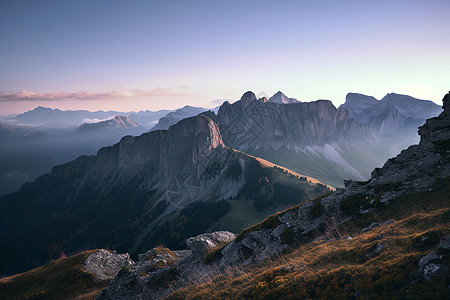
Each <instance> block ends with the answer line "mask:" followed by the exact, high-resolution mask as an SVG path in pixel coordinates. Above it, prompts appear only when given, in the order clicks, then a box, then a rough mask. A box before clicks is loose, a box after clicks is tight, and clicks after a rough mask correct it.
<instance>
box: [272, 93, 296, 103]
mask: <svg viewBox="0 0 450 300" xmlns="http://www.w3.org/2000/svg"><path fill="white" fill-rule="evenodd" d="M268 101H269V102H275V103H279V104H289V103H299V102H300V101H298V100H297V99H295V98H289V97H288V96H286V95H285V94H284V93H283V92H281V91H278V92H276V93H275V94H274V95H273V96H272V97H270V98H269V100H268Z"/></svg>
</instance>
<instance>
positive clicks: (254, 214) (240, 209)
mask: <svg viewBox="0 0 450 300" xmlns="http://www.w3.org/2000/svg"><path fill="white" fill-rule="evenodd" d="M235 151H236V150H235ZM237 152H239V153H240V154H241V155H242V157H244V158H246V157H251V158H254V159H255V160H256V161H258V162H259V163H260V164H261V166H262V168H263V169H266V170H269V174H270V178H269V180H271V181H273V183H275V184H277V183H278V184H281V185H283V186H295V187H297V188H299V189H302V190H304V191H306V194H307V197H308V198H309V199H314V198H316V197H319V196H321V195H323V191H321V190H320V191H319V190H317V189H316V188H317V185H316V184H322V183H321V182H319V181H317V180H316V179H314V178H311V177H307V176H304V175H301V174H298V173H295V172H293V171H291V170H289V169H286V168H284V167H281V166H279V165H276V164H273V163H271V162H269V161H267V160H264V159H261V158H259V157H255V156H252V155H248V154H246V153H243V152H241V151H237ZM299 177H303V178H304V179H303V180H300V179H299ZM305 178H306V180H305ZM324 186H326V185H324ZM326 187H328V188H329V189H330V190H334V188H332V187H330V186H326ZM254 201H255V200H254V199H253V198H252V197H249V196H248V195H242V194H241V195H239V196H238V197H237V199H229V200H227V202H228V203H230V205H231V208H230V211H229V212H228V213H227V214H226V215H225V216H223V217H222V218H221V219H219V220H218V222H217V223H216V224H214V227H212V228H209V229H208V230H207V231H214V230H227V231H231V232H235V233H239V232H241V231H242V230H243V229H244V228H247V227H249V226H251V225H253V224H256V223H259V222H261V221H263V220H264V219H265V218H267V216H268V215H271V214H274V213H276V212H278V211H280V210H284V209H286V208H288V207H291V206H292V205H294V204H297V203H299V202H293V203H289V204H287V203H286V204H284V205H278V206H276V207H269V208H267V209H265V210H264V211H258V210H256V209H255V205H254Z"/></svg>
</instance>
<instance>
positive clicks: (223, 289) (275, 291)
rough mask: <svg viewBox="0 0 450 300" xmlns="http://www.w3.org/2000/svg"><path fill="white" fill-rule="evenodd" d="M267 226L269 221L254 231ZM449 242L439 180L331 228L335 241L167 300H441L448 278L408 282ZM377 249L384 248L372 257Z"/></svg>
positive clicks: (448, 208) (446, 198)
mask: <svg viewBox="0 0 450 300" xmlns="http://www.w3.org/2000/svg"><path fill="white" fill-rule="evenodd" d="M353 201H354V200H353ZM360 201H361V202H363V201H364V199H361V200H360ZM390 219H395V220H396V222H395V223H393V224H389V225H384V226H381V227H378V228H375V229H374V230H372V231H369V232H366V233H363V234H361V233H360V232H361V228H363V227H366V226H368V225H369V224H370V223H371V222H373V221H378V222H380V223H381V222H384V221H387V220H390ZM265 223H267V224H265ZM271 223H273V217H272V218H269V219H267V221H265V222H263V223H261V224H258V225H257V226H259V227H267V226H271ZM248 230H249V231H252V230H253V228H249V229H248ZM449 234H450V178H446V179H443V180H439V181H438V182H436V183H435V185H434V186H433V189H432V191H430V192H424V193H415V194H411V195H408V196H404V197H401V198H399V199H397V200H395V201H393V202H392V203H391V204H390V205H389V206H387V207H381V208H380V209H378V210H377V211H376V212H375V213H373V214H368V215H363V216H361V217H359V218H357V219H354V220H352V221H351V222H348V223H346V224H345V226H333V227H332V230H330V231H329V232H326V233H325V235H328V236H327V237H328V238H330V237H334V238H335V239H336V240H334V241H331V242H323V241H320V240H317V239H315V241H311V242H309V243H301V244H300V243H298V244H297V245H296V246H293V247H292V248H291V251H290V253H288V254H285V255H283V256H281V257H279V258H274V259H273V260H271V261H266V262H263V263H262V264H260V265H259V266H255V267H236V268H235V269H234V270H230V271H229V272H228V274H227V276H225V275H220V276H218V277H216V278H214V279H213V280H212V281H209V282H199V283H198V284H197V285H194V286H190V287H188V288H185V289H183V290H181V291H178V292H176V293H174V294H172V295H170V296H169V297H168V298H169V299H181V298H195V299H207V298H208V299H211V298H213V299H214V298H215V299H218V298H222V299H226V298H232V299H244V298H245V299H248V298H253V299H262V298H264V299H299V298H300V299H301V298H322V299H327V298H328V299H331V298H333V299H342V298H355V295H358V296H359V297H360V298H361V299H386V298H390V299H408V298H411V299H448V291H449V290H448V285H449V283H450V277H449V275H446V276H444V277H442V278H440V279H435V280H432V281H426V280H420V281H419V282H417V283H412V281H414V280H415V275H414V272H415V271H416V270H417V269H418V262H419V259H420V258H421V257H423V256H424V255H426V254H427V253H429V252H430V251H431V250H433V249H437V244H438V243H439V242H440V240H441V239H442V238H443V237H444V236H446V235H449ZM347 236H351V237H352V239H347ZM424 238H427V239H424ZM380 244H383V245H385V246H386V248H385V249H384V250H382V251H380V252H377V251H375V249H376V248H377V247H378V246H379V245H380ZM437 251H438V252H440V253H441V254H445V257H446V259H447V265H450V261H449V257H450V253H448V251H447V253H444V251H445V250H443V249H441V248H439V249H438V250H437Z"/></svg>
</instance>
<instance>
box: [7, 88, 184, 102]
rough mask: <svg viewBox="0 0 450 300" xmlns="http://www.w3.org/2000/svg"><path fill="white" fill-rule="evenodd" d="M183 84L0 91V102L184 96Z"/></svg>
mask: <svg viewBox="0 0 450 300" xmlns="http://www.w3.org/2000/svg"><path fill="white" fill-rule="evenodd" d="M186 88H187V87H185V86H178V87H176V88H161V87H158V88H154V89H152V90H148V91H146V90H129V89H123V90H114V91H109V92H92V91H81V92H76V93H66V92H60V93H36V92H32V91H20V92H17V93H8V92H3V93H0V102H17V101H44V100H46V101H61V100H102V99H117V98H134V97H155V96H158V97H168V96H185V95H186V93H185V92H183V91H182V90H183V89H186Z"/></svg>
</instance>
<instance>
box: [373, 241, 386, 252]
mask: <svg viewBox="0 0 450 300" xmlns="http://www.w3.org/2000/svg"><path fill="white" fill-rule="evenodd" d="M384 249H386V245H385V244H383V243H379V244H378V245H377V248H376V249H375V252H377V253H380V252H381V251H383V250H384Z"/></svg>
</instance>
